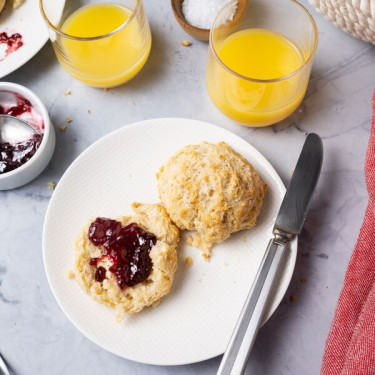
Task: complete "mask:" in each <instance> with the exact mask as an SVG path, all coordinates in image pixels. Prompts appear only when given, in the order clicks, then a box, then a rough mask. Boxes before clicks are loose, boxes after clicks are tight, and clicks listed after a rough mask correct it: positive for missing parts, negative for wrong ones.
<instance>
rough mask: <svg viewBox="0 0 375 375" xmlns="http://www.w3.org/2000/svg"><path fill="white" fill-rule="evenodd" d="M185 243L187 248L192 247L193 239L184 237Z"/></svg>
mask: <svg viewBox="0 0 375 375" xmlns="http://www.w3.org/2000/svg"><path fill="white" fill-rule="evenodd" d="M186 243H187V244H188V245H189V246H193V237H192V236H187V237H186Z"/></svg>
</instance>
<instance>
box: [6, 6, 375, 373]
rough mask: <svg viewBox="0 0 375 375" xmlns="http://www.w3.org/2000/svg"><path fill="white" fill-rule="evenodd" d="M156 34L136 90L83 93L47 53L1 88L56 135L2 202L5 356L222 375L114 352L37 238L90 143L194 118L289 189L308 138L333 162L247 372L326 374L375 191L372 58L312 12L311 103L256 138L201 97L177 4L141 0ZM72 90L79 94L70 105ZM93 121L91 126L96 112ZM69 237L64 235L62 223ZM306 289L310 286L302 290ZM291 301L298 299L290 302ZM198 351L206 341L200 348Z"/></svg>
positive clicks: (77, 366)
mask: <svg viewBox="0 0 375 375" xmlns="http://www.w3.org/2000/svg"><path fill="white" fill-rule="evenodd" d="M145 2H146V9H147V13H148V17H149V20H150V24H151V28H152V32H153V47H152V51H151V55H150V58H149V60H148V62H147V65H146V66H145V68H144V69H143V71H142V72H141V74H139V76H138V77H136V78H135V79H134V80H133V81H131V82H130V83H129V84H127V85H125V86H123V87H120V88H117V89H113V90H109V91H108V92H105V91H104V90H98V89H92V88H89V87H86V86H84V85H83V84H81V83H79V82H77V81H74V80H73V79H72V78H70V76H68V75H67V74H66V73H65V72H64V71H63V70H62V69H61V68H60V66H59V65H58V64H57V61H56V59H55V56H54V53H53V50H52V47H51V45H50V44H47V45H46V46H45V47H44V48H43V49H42V50H41V52H40V53H39V54H38V55H36V56H35V57H34V58H33V59H32V60H31V61H29V62H28V63H27V64H26V65H25V66H23V67H22V68H20V69H18V70H17V71H16V72H14V73H13V74H11V75H9V76H7V77H5V78H4V80H7V81H11V82H16V83H20V84H23V85H25V86H27V87H29V88H31V89H32V90H34V91H35V92H36V93H37V94H38V95H39V96H40V97H41V99H42V100H43V101H44V103H45V104H46V105H47V107H48V109H49V112H50V115H51V118H52V120H53V122H54V123H55V125H56V127H58V125H60V124H62V123H63V122H64V120H65V118H66V117H68V116H69V117H71V118H72V119H73V122H72V123H71V124H69V125H68V129H67V131H66V132H65V133H61V132H59V131H57V146H56V151H55V154H54V157H53V161H52V163H51V166H50V167H49V168H48V169H47V170H46V171H45V172H44V173H43V174H42V175H40V176H39V177H38V178H37V179H36V180H35V181H33V182H32V183H30V184H28V185H27V186H24V187H22V188H19V189H16V190H12V191H3V192H0V352H1V353H2V354H3V355H4V357H5V358H6V359H7V361H8V363H9V365H10V367H11V368H12V370H13V371H14V373H15V374H19V375H22V374H25V375H26V374H27V375H32V374H38V375H39V374H71V375H74V374H91V375H95V374H98V375H99V374H100V375H102V374H119V373H121V374H137V375H148V374H179V375H185V374H186V375H188V374H189V375H190V374H215V373H216V370H217V368H218V365H219V362H220V359H221V358H220V357H218V358H214V359H211V360H208V361H205V362H202V363H197V364H193V365H189V366H181V367H155V366H148V365H143V364H138V363H133V362H131V361H127V360H125V359H122V358H118V357H116V356H114V355H112V354H109V353H107V352H105V351H104V350H102V349H101V348H99V347H98V346H96V345H95V344H93V343H91V342H90V341H89V340H88V339H86V338H85V337H84V336H83V335H82V334H80V333H79V332H78V331H77V329H76V328H75V327H74V326H73V325H72V324H71V323H70V321H68V319H67V318H66V317H65V316H64V314H63V313H62V311H61V310H60V308H59V307H58V305H57V303H56V301H55V299H54V297H53V295H52V293H51V291H50V288H49V286H48V283H47V280H46V276H45V273H44V269H43V260H42V250H41V246H42V244H41V238H42V225H43V220H44V214H45V211H46V208H47V205H48V202H49V199H50V197H51V194H52V191H50V190H48V189H47V182H49V181H55V182H56V183H58V181H59V179H60V178H61V176H62V174H63V173H64V171H65V170H66V168H67V167H68V166H69V164H70V163H71V162H72V161H73V160H74V159H75V158H76V157H77V155H79V154H80V153H81V152H82V151H83V150H84V149H85V148H87V147H88V146H89V145H90V144H91V143H93V142H94V141H96V140H97V139H98V138H100V137H101V136H103V135H104V134H106V133H108V132H110V131H112V130H114V129H117V128H119V127H121V126H123V125H126V124H128V123H132V122H134V121H138V120H144V119H148V118H154V117H174V116H177V117H188V118H196V119H199V120H205V121H209V122H212V123H214V124H218V125H220V126H223V127H225V128H227V129H229V130H231V131H233V132H234V133H236V134H238V135H240V136H241V137H243V138H244V139H246V140H247V141H249V142H250V143H252V144H253V145H254V146H255V147H256V148H258V149H259V150H260V151H261V152H262V153H263V154H264V155H265V156H266V157H267V158H269V160H270V162H271V163H272V164H273V166H274V167H275V168H276V170H277V171H278V172H279V174H280V176H281V177H282V179H283V180H284V182H285V183H288V181H289V179H290V176H291V169H292V168H293V167H294V164H295V162H296V159H297V156H298V154H299V151H300V148H301V146H302V144H303V141H304V139H305V135H306V133H307V132H317V133H318V134H320V135H321V137H322V138H323V142H324V148H325V160H324V166H323V171H322V176H321V179H320V183H319V186H318V188H317V192H316V195H315V198H314V201H313V203H312V207H311V210H310V212H309V215H308V218H307V221H306V225H305V229H304V231H303V234H302V235H301V236H300V241H299V242H300V248H299V255H298V259H297V264H296V269H295V274H294V277H293V280H292V282H291V284H290V287H289V289H288V292H287V293H286V296H285V299H284V301H283V302H282V303H281V305H280V307H279V308H278V309H277V311H276V313H275V314H274V315H273V316H272V318H271V319H270V320H269V322H268V323H267V324H266V325H265V326H264V327H263V328H262V329H261V331H260V334H259V337H258V340H257V342H256V345H255V348H254V351H253V353H252V356H251V360H250V362H249V365H248V369H247V374H262V375H274V374H282V375H288V374H299V375H307V374H318V373H319V369H320V363H321V357H322V353H323V348H324V342H325V339H326V336H327V333H328V329H329V327H330V323H331V320H332V316H333V313H334V309H335V305H336V301H337V298H338V295H339V292H340V289H341V287H342V281H343V278H344V274H345V270H346V267H347V264H348V261H349V257H350V255H351V252H352V250H353V247H354V244H355V241H356V238H357V235H358V231H359V228H360V225H361V222H362V218H363V214H364V210H365V206H366V202H367V193H366V189H365V183H364V174H363V162H364V155H365V151H366V146H367V141H368V136H369V128H370V119H371V96H372V91H373V89H374V88H375V47H373V46H370V45H368V44H365V43H363V42H361V41H359V40H355V39H353V38H351V37H350V36H348V35H346V34H345V33H344V32H342V31H340V30H338V29H336V28H335V27H334V26H332V25H331V24H330V23H328V22H327V21H325V20H324V19H322V18H321V17H320V16H319V15H318V14H317V13H315V12H314V13H313V14H314V16H315V18H316V21H317V23H318V27H319V30H320V43H319V48H318V51H317V54H316V58H315V63H314V67H313V72H312V76H311V82H310V85H309V89H308V93H307V96H306V98H305V100H304V102H303V104H302V106H301V108H300V110H299V111H297V112H296V114H295V115H292V116H291V118H289V119H287V120H285V121H283V122H282V123H281V124H278V125H276V126H272V127H267V128H263V129H251V128H246V127H242V126H239V125H237V124H235V123H233V122H232V121H230V120H228V119H227V118H225V117H224V116H223V115H222V114H220V113H219V112H218V111H217V110H216V108H215V107H214V106H213V104H212V103H211V102H210V100H209V98H208V96H207V93H206V88H205V83H204V76H205V69H206V58H207V44H205V43H202V42H197V41H193V44H192V46H191V47H189V48H186V47H182V46H181V44H180V43H181V41H182V40H184V39H189V38H187V36H186V35H185V34H184V32H183V31H182V30H181V29H180V27H179V26H178V24H177V23H176V21H175V20H174V18H173V16H172V11H171V9H170V4H169V1H167V0H162V1H153V0H145ZM67 89H69V90H71V92H72V94H71V95H70V96H64V95H62V92H63V91H64V90H67ZM88 109H90V110H91V114H88V113H87V110H88ZM61 225H64V223H61ZM301 277H305V278H306V279H307V281H306V282H305V283H302V282H301V281H300V278H301ZM292 294H295V295H296V296H297V299H296V301H294V302H291V300H290V296H291V295H292ZM197 339H199V338H197Z"/></svg>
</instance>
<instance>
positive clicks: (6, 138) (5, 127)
mask: <svg viewBox="0 0 375 375" xmlns="http://www.w3.org/2000/svg"><path fill="white" fill-rule="evenodd" d="M35 134H39V135H40V133H39V132H38V130H36V129H35V128H34V127H33V126H32V125H30V124H29V123H27V122H26V121H23V120H21V119H19V118H17V117H14V116H10V115H0V143H2V142H9V143H10V144H14V143H17V142H21V141H23V140H25V139H28V138H30V137H31V136H32V135H35Z"/></svg>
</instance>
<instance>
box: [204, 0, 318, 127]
mask: <svg viewBox="0 0 375 375" xmlns="http://www.w3.org/2000/svg"><path fill="white" fill-rule="evenodd" d="M237 12H238V13H237ZM317 44H318V31H317V27H316V24H315V22H314V20H313V18H312V16H311V15H310V13H309V12H308V11H307V10H306V8H304V7H303V6H302V5H301V4H299V3H298V2H297V1H294V0H250V1H249V5H248V7H247V9H245V10H244V9H240V8H238V6H237V1H236V0H234V1H232V2H230V3H229V4H228V5H227V6H226V7H225V8H224V9H223V10H222V11H221V12H220V13H219V14H218V15H217V17H216V19H215V21H214V24H213V26H212V28H211V33H210V45H209V57H208V67H207V89H208V93H209V96H210V98H211V99H212V101H213V103H214V104H215V105H216V107H217V108H218V109H219V110H220V111H221V112H223V113H224V114H225V115H226V116H228V117H230V118H231V119H233V120H235V121H237V122H239V123H241V124H243V125H247V126H266V125H271V124H274V123H276V122H278V121H281V120H283V119H284V118H286V117H287V116H289V115H290V114H291V113H293V112H294V111H295V110H296V108H297V107H298V106H299V105H300V103H301V101H302V99H303V97H304V95H305V93H306V89H307V84H308V81H309V77H310V71H311V66H312V62H313V57H314V54H315V51H316V48H317ZM259 56H263V57H265V59H263V60H262V59H258V57H259ZM262 61H263V62H262ZM250 67H251V69H252V70H251V69H250ZM250 71H251V72H250ZM249 72H250V73H249ZM252 72H254V73H252ZM283 72H284V73H283ZM285 72H286V74H285Z"/></svg>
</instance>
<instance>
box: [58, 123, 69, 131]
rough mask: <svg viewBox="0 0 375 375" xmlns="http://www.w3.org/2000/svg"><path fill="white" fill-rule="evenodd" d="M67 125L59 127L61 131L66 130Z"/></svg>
mask: <svg viewBox="0 0 375 375" xmlns="http://www.w3.org/2000/svg"><path fill="white" fill-rule="evenodd" d="M66 128H67V126H66V125H60V126H59V129H60V131H61V132H64V131H65V130H66Z"/></svg>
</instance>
